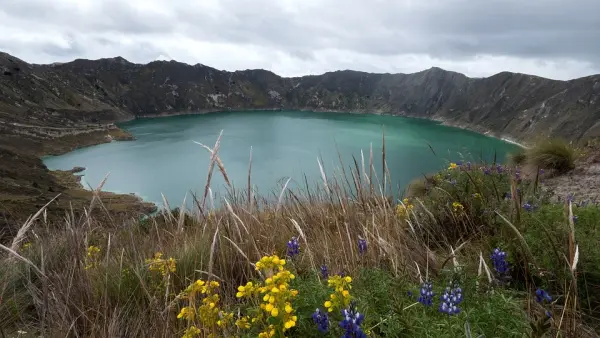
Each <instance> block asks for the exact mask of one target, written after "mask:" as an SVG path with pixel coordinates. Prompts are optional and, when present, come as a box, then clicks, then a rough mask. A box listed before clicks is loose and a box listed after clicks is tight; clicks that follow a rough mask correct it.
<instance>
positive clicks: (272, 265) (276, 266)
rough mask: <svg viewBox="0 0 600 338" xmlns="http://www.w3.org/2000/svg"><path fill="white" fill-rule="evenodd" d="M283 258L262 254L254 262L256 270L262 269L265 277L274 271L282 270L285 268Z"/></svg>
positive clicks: (271, 274)
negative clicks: (262, 255) (261, 256)
mask: <svg viewBox="0 0 600 338" xmlns="http://www.w3.org/2000/svg"><path fill="white" fill-rule="evenodd" d="M284 265H285V259H281V258H279V256H277V255H273V256H264V257H263V258H261V259H260V260H259V261H258V262H256V271H262V272H264V273H265V274H266V276H267V277H271V276H273V273H274V271H283V270H285V268H284V267H283V266H284Z"/></svg>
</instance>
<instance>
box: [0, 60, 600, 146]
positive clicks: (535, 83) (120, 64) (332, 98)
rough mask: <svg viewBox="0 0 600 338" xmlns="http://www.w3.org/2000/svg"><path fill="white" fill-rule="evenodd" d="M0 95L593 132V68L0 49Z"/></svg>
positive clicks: (533, 131) (596, 130) (97, 120)
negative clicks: (474, 69) (229, 64)
mask: <svg viewBox="0 0 600 338" xmlns="http://www.w3.org/2000/svg"><path fill="white" fill-rule="evenodd" d="M0 94H1V96H0V121H4V123H7V122H8V123H12V124H15V123H16V124H25V123H28V124H34V125H39V126H40V127H54V126H64V125H67V126H70V127H72V128H81V127H84V128H85V127H89V126H90V125H93V124H99V125H108V124H111V123H114V122H119V121H124V120H130V119H134V118H137V117H142V116H143V117H151V116H164V115H175V114H181V113H190V112H206V111H221V110H242V111H243V110H256V109H289V110H315V111H341V112H357V113H376V114H382V113H385V114H391V115H401V116H409V117H417V118H426V119H431V120H437V121H442V122H443V123H446V124H450V125H455V126H460V127H463V128H469V129H473V130H476V131H479V132H484V133H488V134H491V135H494V136H504V137H510V138H512V139H515V140H519V141H527V140H530V139H531V137H532V136H533V135H536V136H560V137H564V138H567V139H570V140H580V139H585V138H591V137H597V136H600V99H599V98H600V75H590V76H586V77H582V78H577V79H572V80H568V81H562V80H552V79H547V78H543V77H539V76H535V75H527V74H522V73H512V72H500V73H498V74H494V75H492V76H489V77H484V78H471V77H468V76H466V75H464V74H461V73H458V72H453V71H447V70H444V69H442V68H439V67H430V68H429V69H425V70H422V71H419V72H415V73H409V74H405V73H395V74H391V73H368V72H362V71H354V70H349V69H346V70H338V71H333V72H325V73H323V74H320V75H306V76H300V77H281V76H279V75H277V74H275V73H273V72H272V71H269V70H264V69H247V70H237V71H232V72H230V71H225V70H218V69H215V68H212V67H209V66H206V65H202V64H196V65H189V64H186V63H182V62H178V61H174V60H169V61H160V60H157V61H152V62H149V63H146V64H138V63H132V62H130V61H128V60H126V59H125V58H123V57H121V56H116V57H113V58H101V59H97V60H89V59H81V58H80V59H75V60H73V61H71V62H65V63H54V64H29V63H27V62H25V61H23V60H21V59H18V58H16V57H14V56H11V55H9V54H7V53H2V52H0ZM32 121H33V122H32ZM0 127H1V126H0ZM5 129H6V128H5ZM9 132H10V131H9Z"/></svg>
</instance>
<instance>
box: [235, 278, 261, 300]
mask: <svg viewBox="0 0 600 338" xmlns="http://www.w3.org/2000/svg"><path fill="white" fill-rule="evenodd" d="M259 292H260V286H258V285H254V283H252V282H248V283H246V285H240V286H238V292H237V293H236V294H235V296H236V297H237V298H244V297H248V298H250V297H255V296H257V295H258V294H259Z"/></svg>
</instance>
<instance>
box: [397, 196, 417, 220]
mask: <svg viewBox="0 0 600 338" xmlns="http://www.w3.org/2000/svg"><path fill="white" fill-rule="evenodd" d="M413 208H414V205H412V204H411V203H410V201H409V200H408V198H405V199H403V200H402V203H399V204H398V206H396V214H397V215H398V217H400V218H406V217H408V216H409V214H410V212H411V211H412V210H413Z"/></svg>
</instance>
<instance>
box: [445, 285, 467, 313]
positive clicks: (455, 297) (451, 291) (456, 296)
mask: <svg viewBox="0 0 600 338" xmlns="http://www.w3.org/2000/svg"><path fill="white" fill-rule="evenodd" d="M462 300H463V295H462V289H461V288H460V286H459V285H458V284H454V287H452V288H450V287H449V286H448V287H446V290H445V291H444V293H443V294H442V295H441V296H440V308H439V310H440V312H443V313H446V314H447V315H449V316H452V315H455V314H458V313H460V308H458V305H459V304H460V303H461V302H462Z"/></svg>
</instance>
